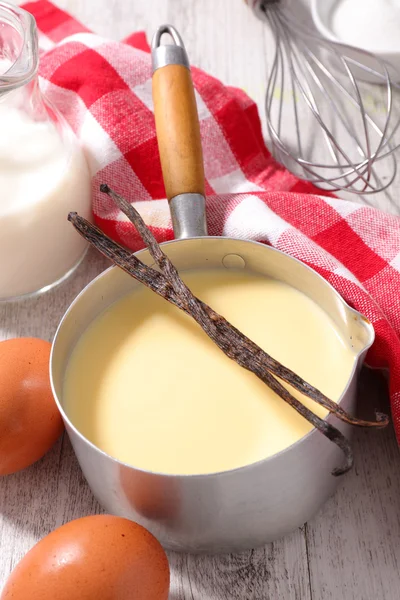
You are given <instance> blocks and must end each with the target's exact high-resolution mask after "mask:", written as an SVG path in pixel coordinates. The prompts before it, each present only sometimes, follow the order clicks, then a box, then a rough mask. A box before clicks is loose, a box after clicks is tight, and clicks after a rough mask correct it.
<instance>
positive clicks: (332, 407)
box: [100, 184, 389, 427]
mask: <svg viewBox="0 0 400 600" xmlns="http://www.w3.org/2000/svg"><path fill="white" fill-rule="evenodd" d="M100 190H101V191H102V192H104V193H105V194H108V195H109V196H110V197H111V198H112V199H113V200H114V202H115V203H116V204H117V206H118V207H119V208H120V209H121V210H122V212H123V213H124V214H125V215H126V216H127V217H128V219H129V220H130V221H131V222H132V224H133V225H134V226H135V228H136V230H137V231H138V233H139V235H140V236H141V238H142V240H143V241H144V243H145V245H146V246H147V248H148V249H149V251H150V253H151V255H152V257H153V258H154V260H155V261H156V263H157V264H158V266H159V267H160V270H161V271H162V272H163V273H164V274H165V276H166V277H167V279H168V281H170V283H171V284H172V285H175V288H174V289H175V291H176V292H177V293H178V295H179V296H180V297H182V295H183V296H185V298H186V301H187V302H189V301H190V299H191V298H192V297H193V294H192V293H191V291H190V290H189V289H188V287H187V286H186V285H185V283H184V282H183V281H182V280H181V278H180V276H179V273H178V271H177V270H176V268H175V267H174V265H173V264H172V263H171V261H170V260H169V258H168V257H167V256H166V255H165V254H164V252H163V251H162V250H161V248H160V246H159V244H158V242H157V240H156V239H155V237H154V236H153V234H152V233H151V231H150V230H149V229H148V227H147V226H146V224H145V222H144V221H143V219H142V217H141V216H140V214H139V213H138V211H137V210H136V209H135V208H134V207H133V206H132V205H131V204H130V203H129V202H127V201H126V200H125V198H123V197H122V196H121V195H120V194H117V193H116V192H114V191H113V190H112V189H111V188H110V187H109V186H108V185H105V184H103V185H101V186H100ZM176 283H179V285H178V286H177V285H176ZM196 300H197V299H196ZM197 301H198V302H201V301H200V300H197ZM201 304H202V305H203V308H204V310H205V312H206V313H207V315H208V317H210V318H212V320H213V321H217V320H218V322H219V333H220V334H221V333H222V331H224V333H225V335H231V336H232V333H234V334H235V338H236V341H235V343H238V344H239V347H240V346H241V344H242V342H243V339H245V340H246V345H247V347H249V348H250V349H251V354H252V357H253V358H255V357H257V358H258V359H259V360H260V361H261V362H262V364H263V365H264V367H265V368H266V369H268V371H270V372H271V373H273V374H274V375H276V376H277V377H279V379H282V380H283V381H285V382H286V383H288V384H290V385H291V386H292V387H294V388H295V389H296V390H298V391H299V392H301V393H302V394H304V395H305V396H307V397H308V398H310V399H311V400H313V401H314V402H317V403H318V404H320V405H321V406H323V407H324V408H326V409H327V410H328V411H329V412H332V413H333V414H335V416H336V417H338V418H339V419H341V420H342V421H344V422H346V423H349V424H351V425H357V426H360V427H385V426H386V425H387V424H388V422H389V418H388V416H387V415H384V414H383V413H380V412H378V413H377V414H376V417H377V421H365V420H362V419H357V418H356V417H353V416H352V415H350V414H348V413H347V412H346V411H345V410H344V409H343V408H341V407H340V406H338V404H337V403H336V402H334V401H333V400H331V399H330V398H328V397H327V396H325V394H323V393H322V392H320V391H319V390H318V389H317V388H315V387H314V386H312V385H311V384H309V383H307V382H306V381H304V379H302V378H301V377H300V376H299V375H297V374H296V373H294V371H292V370H291V369H288V368H287V367H285V366H284V365H282V364H281V363H279V362H278V361H277V360H276V359H274V358H273V357H272V356H270V355H269V354H268V353H267V352H265V351H264V350H262V349H261V348H260V347H259V346H257V344H255V343H254V342H252V341H251V340H250V339H249V338H247V337H246V336H244V335H243V334H242V333H241V332H240V331H239V330H238V329H236V328H235V327H234V326H233V325H231V324H230V323H228V322H227V321H226V319H224V317H222V316H221V315H218V314H217V313H216V312H215V311H214V310H213V309H212V308H211V307H209V306H207V305H205V304H204V303H201ZM214 341H215V340H214ZM230 358H232V359H233V360H236V361H237V358H236V357H235V356H230Z"/></svg>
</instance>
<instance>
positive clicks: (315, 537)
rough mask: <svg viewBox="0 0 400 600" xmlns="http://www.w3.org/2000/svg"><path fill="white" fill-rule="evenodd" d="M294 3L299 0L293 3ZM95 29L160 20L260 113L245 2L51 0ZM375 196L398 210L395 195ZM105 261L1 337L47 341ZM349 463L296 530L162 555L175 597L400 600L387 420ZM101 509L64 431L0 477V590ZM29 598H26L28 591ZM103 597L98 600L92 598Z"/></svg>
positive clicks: (265, 35)
mask: <svg viewBox="0 0 400 600" xmlns="http://www.w3.org/2000/svg"><path fill="white" fill-rule="evenodd" d="M299 2H300V0H299ZM58 4H59V5H60V6H61V7H62V8H65V9H67V10H69V11H70V12H72V13H73V14H74V15H75V16H76V17H78V18H79V19H81V20H82V21H83V22H84V23H85V24H86V25H88V26H89V27H91V28H92V29H93V30H94V31H96V32H98V33H100V34H101V35H104V36H109V37H113V38H115V39H120V38H122V37H124V36H126V35H127V34H128V33H130V32H132V31H134V30H138V29H144V30H146V32H147V33H148V35H149V36H150V35H151V34H152V32H153V31H154V30H155V28H156V27H157V26H158V25H159V24H161V23H162V22H170V23H172V24H174V25H176V26H177V27H178V29H180V30H181V32H182V33H183V34H184V39H185V43H186V46H187V49H188V52H189V56H190V58H191V61H192V63H193V64H196V65H198V66H200V67H202V68H203V69H205V70H207V71H209V72H210V73H212V74H213V75H215V76H217V77H219V78H220V79H222V80H223V81H224V82H226V83H228V84H231V85H236V86H239V87H242V88H244V89H245V90H246V91H247V92H248V94H249V95H250V96H252V97H253V98H254V99H255V100H256V101H257V103H258V104H259V106H260V110H261V111H262V104H263V95H264V91H265V82H266V73H267V66H268V60H269V59H270V58H271V54H272V46H271V43H272V42H271V36H270V32H268V30H267V28H266V27H265V26H263V25H262V24H261V23H260V22H259V21H257V20H256V19H255V17H254V16H253V15H252V13H251V12H250V11H249V9H248V8H247V7H246V6H245V5H244V3H243V1H242V0H145V1H143V0H130V1H129V2H127V1H126V0H58ZM398 190H399V186H398V184H396V185H395V186H393V187H392V190H391V192H390V194H385V195H380V196H375V197H373V199H372V200H371V202H372V203H374V204H375V205H376V206H379V207H380V208H383V209H385V210H390V211H391V212H397V211H398V209H397V206H396V193H397V194H398ZM105 266H106V262H105V261H103V260H102V259H100V258H99V257H98V256H97V255H95V254H94V253H89V255H88V256H87V258H86V259H85V261H84V263H83V264H82V265H81V266H80V268H79V270H78V271H77V272H76V274H75V275H74V276H73V277H72V278H71V279H70V280H69V281H68V283H67V284H64V285H62V286H61V287H59V288H58V289H56V290H54V291H52V292H50V293H48V294H46V295H45V296H43V297H41V298H39V299H36V300H30V301H25V302H21V303H16V304H4V305H0V339H1V338H7V337H15V336H37V337H42V338H45V339H48V340H51V339H52V337H53V335H54V332H55V329H56V326H57V324H58V322H59V320H60V317H61V316H62V314H63V313H64V311H65V309H66V308H67V307H68V305H69V304H70V302H71V300H72V299H73V298H74V297H75V296H76V294H77V293H78V292H79V291H80V290H81V289H82V288H83V287H84V286H85V285H86V284H87V283H88V282H89V281H90V280H91V279H92V278H93V277H94V276H95V275H96V274H98V273H99V272H100V271H102V270H103V269H104V268H105ZM366 398H367V399H368V402H370V403H372V404H374V405H378V404H379V405H382V403H383V404H384V403H385V401H386V389H385V385H384V384H383V383H382V382H381V381H380V380H379V378H377V377H376V376H375V375H374V374H371V373H370V372H369V371H365V372H364V374H363V381H362V386H361V392H360V400H361V402H362V403H363V404H364V403H365V401H366ZM354 447H355V461H356V465H355V468H354V469H353V471H352V472H351V473H350V474H349V475H348V476H346V477H345V478H344V479H343V480H342V481H341V483H340V487H339V490H338V492H337V493H336V495H335V496H334V497H333V498H332V499H331V500H330V501H329V502H328V503H327V504H326V505H325V506H324V508H323V509H322V510H321V511H320V512H319V514H318V515H316V517H315V518H314V519H313V520H312V521H310V522H309V523H307V524H306V525H304V527H302V528H301V529H299V530H298V531H296V532H294V533H293V534H292V535H290V536H288V537H286V538H285V539H281V540H279V541H276V542H274V543H272V544H268V545H267V546H265V548H262V549H260V550H256V551H251V552H246V553H244V554H241V555H230V556H219V557H197V556H186V555H177V554H176V555H175V554H170V561H171V568H172V586H171V596H170V597H171V600H172V599H173V600H203V599H204V600H205V599H209V600H228V599H241V600H242V599H246V600H247V599H248V600H250V599H251V600H269V599H271V600H278V599H282V600H332V599H333V600H353V599H355V600H398V599H399V598H400V579H399V572H400V456H399V452H398V447H397V444H396V442H395V438H394V434H393V431H392V429H391V428H389V429H387V430H386V431H384V432H373V433H371V432H365V431H357V432H356V434H355V443H354ZM97 512H101V509H100V507H99V506H98V504H97V502H96V501H95V500H94V498H93V496H92V494H91V492H90V490H89V488H88V486H87V484H86V482H85V480H84V479H83V476H82V474H81V471H80V468H79V466H78V463H77V461H76V459H75V456H74V454H73V452H72V449H71V446H70V443H69V440H68V438H67V437H66V436H64V438H63V439H62V440H60V441H59V442H58V443H57V444H56V446H55V447H54V448H53V449H52V450H51V451H50V452H49V453H48V454H47V456H45V457H44V458H43V459H42V460H41V461H40V462H39V463H37V464H36V465H34V466H33V467H31V468H29V469H27V470H25V471H24V472H21V473H19V474H16V475H13V476H9V477H5V478H2V479H1V480H0V589H1V587H2V586H3V585H4V582H5V580H6V578H7V576H8V574H9V572H10V570H11V569H12V568H13V567H14V566H15V564H16V563H17V562H18V561H19V560H20V559H21V558H22V556H23V555H24V554H25V553H26V551H27V550H28V549H29V548H30V547H31V546H32V545H33V544H34V543H35V542H36V541H37V540H38V539H39V538H41V537H42V536H44V535H45V534H47V533H48V532H50V531H51V530H52V529H54V528H55V527H57V526H59V525H61V524H63V523H65V522H66V521H69V520H71V519H74V518H77V517H80V516H83V515H86V514H92V513H97ZM27 600H29V599H27ZM99 600H101V599H100V598H99Z"/></svg>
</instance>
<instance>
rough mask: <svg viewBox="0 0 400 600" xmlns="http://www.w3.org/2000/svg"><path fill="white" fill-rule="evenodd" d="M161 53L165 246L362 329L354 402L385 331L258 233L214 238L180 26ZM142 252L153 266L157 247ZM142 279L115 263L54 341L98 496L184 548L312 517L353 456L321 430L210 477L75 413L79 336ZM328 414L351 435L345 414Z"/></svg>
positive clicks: (230, 547) (186, 260) (231, 545)
mask: <svg viewBox="0 0 400 600" xmlns="http://www.w3.org/2000/svg"><path fill="white" fill-rule="evenodd" d="M164 32H169V33H170V34H171V35H172V38H173V40H174V44H171V45H167V46H163V45H161V44H160V38H161V36H162V34H163V33H164ZM152 59H153V69H154V74H153V94H154V111H155V117H156V126H157V135H158V141H159V148H160V155H161V162H162V168H163V176H164V181H165V187H166V192H167V196H168V199H169V201H170V208H171V214H172V220H173V227H174V232H175V235H176V237H177V238H178V240H177V241H173V242H168V243H165V244H163V250H164V252H166V254H167V255H168V256H169V257H170V259H171V260H172V262H173V263H174V264H175V265H176V267H177V268H178V269H179V270H187V269H199V268H204V267H212V268H220V269H224V268H230V267H232V266H234V267H238V268H239V267H241V268H245V269H248V270H249V271H252V272H255V273H261V274H263V275H265V276H268V277H273V278H276V279H279V280H282V281H284V282H287V283H288V284H290V285H291V286H294V287H295V288H297V289H299V290H301V291H302V292H304V293H305V294H307V295H308V296H309V297H310V298H312V299H313V300H314V301H315V302H316V303H317V304H318V305H319V306H320V307H321V308H322V309H323V310H324V311H325V312H326V314H327V315H329V316H330V317H331V318H332V319H333V320H334V322H335V323H336V325H337V327H338V328H339V330H340V332H341V334H342V335H343V336H344V337H345V338H347V339H349V338H350V336H351V337H352V343H353V345H354V347H355V350H356V352H357V361H356V364H355V366H354V369H353V372H352V375H351V377H350V379H349V381H348V383H347V385H346V387H345V389H344V390H343V395H342V397H341V400H340V403H341V406H342V407H343V408H344V409H345V410H347V411H350V412H352V411H354V408H355V397H356V388H357V377H358V372H359V369H360V366H361V364H362V362H363V359H364V357H365V354H366V352H367V349H368V348H369V347H370V346H371V344H372V342H373V340H374V331H373V327H372V325H371V324H370V323H369V322H368V321H367V320H366V319H365V318H364V317H362V315H360V314H359V313H358V312H356V311H355V310H353V309H352V308H350V307H349V306H348V305H347V304H346V303H345V302H344V300H343V299H342V298H341V297H340V296H339V294H338V293H337V292H336V291H335V290H334V289H333V288H332V287H331V286H330V285H329V284H328V283H327V282H326V281H325V280H324V279H323V278H322V277H320V276H319V275H318V274H317V273H315V272H314V271H313V270H312V269H310V268H308V267H306V266H305V265H303V264H302V263H301V262H299V261H297V260H295V259H293V258H291V257H289V256H287V255H285V254H283V253H282V252H279V251H277V250H274V249H272V248H270V247H268V246H265V245H263V244H259V243H256V242H250V241H245V240H237V239H231V238H223V237H207V230H206V218H205V199H204V173H203V161H202V151H201V141H200V131H199V123H198V117H197V110H196V101H195V95H194V91H193V85H192V80H191V75H190V69H189V63H188V59H187V55H186V52H185V49H184V46H183V43H182V41H181V39H180V37H179V35H178V33H177V32H176V31H175V29H173V28H172V27H170V26H165V27H161V28H160V29H159V30H158V31H157V33H156V35H155V37H154V40H153V49H152ZM137 255H138V256H139V257H140V260H142V261H143V262H145V263H146V264H152V262H153V261H152V259H151V257H150V256H149V253H148V251H147V250H141V251H140V252H138V253H137ZM137 285H139V284H138V283H137V282H135V281H134V280H133V279H132V278H131V277H129V276H128V275H126V274H125V273H124V272H123V271H121V270H120V269H118V268H116V267H111V268H110V269H108V270H106V271H105V272H104V273H102V274H101V275H99V276H98V277H97V278H96V279H94V280H93V281H92V282H91V283H90V284H89V285H88V286H87V287H86V288H85V289H84V290H83V291H82V292H81V293H80V294H79V296H78V297H77V298H76V299H75V300H74V302H73V303H72V304H71V306H70V307H69V309H68V310H67V312H66V314H65V316H64V317H63V319H62V321H61V323H60V325H59V328H58V330H57V333H56V336H55V339H54V343H53V349H52V354H51V364H50V372H51V381H52V386H53V392H54V396H55V398H56V401H57V404H58V407H59V409H60V411H61V414H62V416H63V419H64V422H65V426H66V429H67V431H68V434H69V436H70V439H71V442H72V445H73V447H74V450H75V453H76V455H77V457H78V460H79V463H80V465H81V467H82V471H83V473H84V475H85V477H86V479H87V481H88V482H89V485H90V487H91V489H92V490H93V493H94V495H95V496H96V497H97V499H98V500H99V502H100V503H101V504H102V506H103V507H104V508H105V509H106V510H107V511H109V512H111V513H114V514H117V515H122V516H125V517H128V518H130V519H133V520H134V521H137V522H139V523H141V524H142V525H144V526H145V527H147V528H148V529H149V530H150V531H151V532H152V533H153V534H154V535H155V536H157V537H158V539H159V540H160V541H161V542H162V544H163V545H164V546H165V547H167V548H170V549H174V550H181V551H189V552H210V553H214V552H228V551H235V550H242V549H245V548H253V547H256V546H260V545H262V544H264V543H266V542H268V541H270V540H274V539H277V538H279V537H281V536H283V535H285V534H286V533H288V532H290V531H292V530H293V529H295V528H297V527H299V526H301V525H303V524H304V523H305V522H306V521H307V520H308V519H310V518H311V517H312V516H313V515H314V514H315V513H316V512H317V511H318V509H319V508H320V507H321V505H322V504H323V503H324V502H325V501H326V500H327V498H328V497H329V496H330V495H331V494H332V493H333V492H334V490H335V487H336V484H337V479H336V478H335V477H333V476H332V475H331V471H332V469H333V468H334V467H335V466H337V465H338V464H340V462H341V461H342V454H341V451H340V450H339V449H338V448H337V447H336V446H335V445H334V444H332V443H331V442H329V441H328V440H327V439H326V438H325V437H324V436H323V435H322V434H321V433H320V432H318V431H317V430H312V431H311V432H310V433H309V434H308V435H306V436H305V437H303V438H302V439H301V440H300V441H299V442H297V443H295V444H293V445H292V446H290V447H289V448H287V449H286V450H284V451H282V452H279V453H278V454H276V455H274V456H272V457H270V458H267V459H265V460H262V461H260V462H258V463H256V464H252V465H249V466H246V467H242V468H239V469H234V470H231V471H226V472H222V473H217V474H210V475H190V476H189V475H164V474H162V473H152V472H146V471H143V470H140V469H137V468H135V467H134V466H131V465H127V464H123V463H121V462H120V461H118V460H116V459H114V458H111V457H110V456H108V455H107V454H105V453H104V452H102V451H101V450H99V449H98V448H96V447H95V446H94V445H93V444H92V443H91V442H89V441H88V440H87V439H86V438H85V437H84V436H83V435H82V434H81V433H80V432H79V431H78V430H77V429H76V427H75V426H74V424H73V423H72V422H71V421H70V420H69V418H68V415H67V414H66V413H65V411H64V408H63V394H62V387H63V379H64V374H65V371H66V366H67V363H68V359H69V357H70V355H71V352H72V350H73V348H74V346H75V344H76V343H77V341H78V340H79V338H80V337H81V335H82V333H83V332H84V331H85V329H86V328H87V326H88V325H89V324H90V323H91V322H92V321H93V320H94V319H95V318H96V317H97V316H98V315H99V314H100V313H101V312H102V311H104V310H105V309H106V308H107V307H109V306H110V305H111V304H112V303H114V302H115V301H116V300H118V299H119V298H120V297H121V296H123V295H125V294H126V293H128V292H130V291H131V290H132V289H134V288H135V287H136V286H137ZM133 318H134V315H133ZM328 420H329V421H331V422H333V423H334V424H335V425H336V426H337V427H339V428H340V429H341V430H342V431H344V432H345V433H346V432H347V433H348V427H347V426H345V425H344V424H343V423H339V422H338V421H337V419H336V418H334V417H332V416H329V417H328Z"/></svg>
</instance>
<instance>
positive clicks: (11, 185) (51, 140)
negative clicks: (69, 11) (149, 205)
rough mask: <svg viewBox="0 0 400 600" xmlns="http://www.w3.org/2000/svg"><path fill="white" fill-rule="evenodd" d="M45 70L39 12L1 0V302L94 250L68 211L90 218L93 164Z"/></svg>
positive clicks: (39, 286)
mask: <svg viewBox="0 0 400 600" xmlns="http://www.w3.org/2000/svg"><path fill="white" fill-rule="evenodd" d="M37 68H38V44H37V32H36V24H35V21H34V19H33V17H32V16H31V15H30V14H29V13H27V12H26V11H24V10H21V9H19V8H17V7H15V6H13V5H11V4H8V3H6V2H2V1H1V0H0V300H11V299H15V298H19V297H21V296H27V295H32V294H36V293H39V292H43V291H45V290H47V289H49V288H50V287H52V286H54V285H56V284H57V283H59V282H60V281H61V280H63V279H64V278H66V277H67V276H68V275H69V274H70V273H71V272H72V271H73V270H74V268H75V267H76V266H77V264H78V263H79V262H80V261H81V259H82V257H83V256H84V254H85V251H86V248H87V245H86V242H85V241H84V240H83V239H82V238H81V237H80V236H79V235H78V234H77V233H76V231H75V230H74V228H73V227H72V226H71V224H70V223H68V221H67V216H68V213H69V211H77V212H78V213H79V214H80V215H82V216H84V217H86V218H90V215H91V202H90V200H91V198H90V175H89V171H88V167H87V164H86V161H85V158H84V156H83V153H82V150H81V149H80V147H79V145H78V142H77V140H76V138H75V136H74V134H73V132H72V131H71V130H70V128H69V126H68V125H67V124H66V123H65V121H64V120H63V118H62V117H61V115H59V114H58V112H57V111H56V109H55V108H54V107H53V106H52V105H50V104H49V103H48V102H47V101H46V99H45V98H44V97H43V96H42V94H41V92H40V90H39V86H38V77H37Z"/></svg>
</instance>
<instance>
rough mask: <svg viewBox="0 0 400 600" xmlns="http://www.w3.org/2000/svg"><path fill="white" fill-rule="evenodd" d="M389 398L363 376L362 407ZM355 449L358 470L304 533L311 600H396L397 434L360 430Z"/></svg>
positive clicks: (399, 566)
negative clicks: (365, 403)
mask: <svg viewBox="0 0 400 600" xmlns="http://www.w3.org/2000/svg"><path fill="white" fill-rule="evenodd" d="M385 397H386V389H385V388H384V387H383V385H382V383H381V381H380V379H379V378H377V377H376V375H375V374H374V373H371V372H368V371H367V370H365V371H364V373H363V379H362V387H361V390H360V401H361V400H362V401H363V402H368V404H372V405H373V406H375V407H377V406H378V407H379V404H380V402H381V400H382V398H385ZM366 398H368V400H366ZM379 408H380V407H379ZM385 408H386V407H385ZM354 448H355V468H354V470H353V471H352V472H351V473H349V475H348V476H347V477H346V478H345V479H344V480H343V482H341V485H340V487H339V490H338V492H337V493H336V495H335V496H334V498H332V499H331V500H330V501H329V502H328V503H327V504H326V505H325V506H324V508H323V509H322V510H321V511H320V513H319V514H318V515H317V516H316V517H315V518H314V519H313V520H312V521H311V522H310V523H308V524H307V527H306V536H307V547H308V554H309V558H310V575H311V586H312V598H313V600H338V599H341V598H343V599H345V600H361V599H362V600H378V599H379V600H380V599H382V600H398V598H400V578H399V573H400V501H399V499H400V468H399V459H400V456H399V449H398V445H397V442H396V439H395V436H394V432H393V429H392V428H389V429H387V430H385V431H376V432H371V431H362V430H358V431H357V432H356V435H355V441H354Z"/></svg>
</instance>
